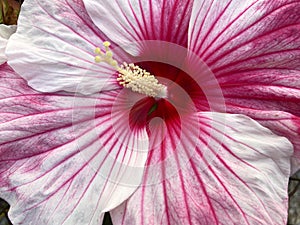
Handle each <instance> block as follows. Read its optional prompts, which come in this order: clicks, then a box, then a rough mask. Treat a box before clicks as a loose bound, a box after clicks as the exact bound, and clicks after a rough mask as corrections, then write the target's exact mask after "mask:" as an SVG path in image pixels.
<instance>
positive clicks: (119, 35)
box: [84, 0, 193, 46]
mask: <svg viewBox="0 0 300 225" xmlns="http://www.w3.org/2000/svg"><path fill="white" fill-rule="evenodd" d="M192 3H193V2H192V1H191V0H184V1H182V0H181V1H180V0H150V1H146V0H130V1H122V0H102V1H97V0H88V1H85V0H84V4H85V6H86V9H87V11H88V13H89V15H90V17H91V18H92V20H93V22H94V23H95V24H96V25H97V26H98V27H99V28H100V30H101V31H103V32H104V33H105V34H106V35H107V37H109V38H111V39H112V40H113V41H114V42H115V43H117V44H119V45H124V44H127V43H131V42H138V41H145V40H161V41H168V42H172V43H175V44H179V45H182V46H187V31H188V25H189V19H190V14H191V9H192Z"/></svg>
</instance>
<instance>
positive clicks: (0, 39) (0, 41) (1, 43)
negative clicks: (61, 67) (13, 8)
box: [0, 24, 17, 64]
mask: <svg viewBox="0 0 300 225" xmlns="http://www.w3.org/2000/svg"><path fill="white" fill-rule="evenodd" d="M16 29H17V26H16V25H10V26H8V25H5V24H0V64H3V63H5V62H6V61H7V58H6V55H5V49H6V45H7V40H8V39H9V37H10V36H11V35H12V34H13V33H14V32H16Z"/></svg>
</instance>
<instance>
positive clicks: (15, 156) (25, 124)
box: [0, 64, 148, 225]
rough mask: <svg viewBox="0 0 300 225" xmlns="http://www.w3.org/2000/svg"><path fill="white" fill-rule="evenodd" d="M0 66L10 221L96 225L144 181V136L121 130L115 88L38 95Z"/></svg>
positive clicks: (3, 189)
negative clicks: (96, 92) (89, 92)
mask: <svg viewBox="0 0 300 225" xmlns="http://www.w3.org/2000/svg"><path fill="white" fill-rule="evenodd" d="M0 69H1V73H0V83H1V85H0V193H1V194H0V195H1V196H0V197H2V198H4V199H6V200H7V201H8V202H9V204H10V205H11V209H10V211H9V213H10V215H9V216H10V218H11V220H12V222H13V224H27V223H28V221H30V223H32V224H43V225H46V224H51V225H52V224H78V223H79V224H95V225H98V224H101V221H102V216H103V215H102V213H103V212H105V211H108V210H110V209H112V208H114V207H116V206H118V205H119V204H120V203H122V202H123V201H124V200H125V199H127V198H128V197H129V196H130V195H131V194H132V193H133V192H134V191H135V189H136V187H137V186H138V185H139V184H140V182H141V180H142V175H143V171H144V164H145V162H146V158H147V150H148V139H147V133H146V131H145V130H143V129H139V130H134V131H132V132H124V131H126V130H124V129H126V128H127V127H126V122H127V120H126V117H128V114H129V111H126V110H124V107H127V105H123V106H122V105H118V107H115V106H114V103H115V101H116V100H117V99H118V98H121V99H122V95H121V96H120V97H117V96H118V95H119V94H120V93H119V92H117V91H112V92H109V93H108V92H107V93H101V94H99V95H93V96H89V97H84V96H74V95H69V94H66V93H53V94H41V93H38V92H36V91H34V90H32V89H31V88H29V87H28V86H27V85H26V82H25V81H24V80H23V79H21V78H20V77H18V75H16V74H15V73H14V72H13V71H12V69H11V68H10V67H9V66H7V65H6V64H4V65H2V66H1V68H0ZM112 117H113V119H112ZM137 150H138V151H137Z"/></svg>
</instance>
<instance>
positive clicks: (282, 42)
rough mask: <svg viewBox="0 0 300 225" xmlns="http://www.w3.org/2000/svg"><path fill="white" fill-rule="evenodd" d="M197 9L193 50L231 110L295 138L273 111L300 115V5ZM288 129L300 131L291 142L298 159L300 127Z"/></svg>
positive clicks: (281, 3)
mask: <svg viewBox="0 0 300 225" xmlns="http://www.w3.org/2000/svg"><path fill="white" fill-rule="evenodd" d="M193 10H194V11H193V14H192V20H191V24H194V25H195V26H194V28H193V29H191V30H190V32H189V35H190V36H189V37H190V48H191V50H193V51H195V52H196V53H197V54H198V55H199V56H200V57H202V59H203V60H204V61H205V62H206V63H207V64H208V65H209V67H210V68H211V69H212V71H213V72H214V74H215V76H216V78H217V79H218V82H219V84H220V87H221V89H222V91H223V94H224V97H225V101H226V106H227V111H228V112H231V113H241V110H242V111H243V112H242V113H244V114H246V115H249V116H250V117H252V118H257V117H258V118H259V117H260V116H261V115H262V114H263V115H264V120H268V124H269V126H268V128H269V129H271V130H272V131H274V132H276V133H278V134H280V135H284V136H286V137H288V138H292V137H291V135H289V134H288V133H287V132H286V130H285V129H283V127H281V128H279V127H278V126H277V122H278V121H276V120H275V119H274V117H273V116H272V111H277V112H278V111H282V113H280V114H282V115H283V116H284V112H287V113H291V114H292V115H291V118H293V117H299V116H300V114H299V112H300V82H299V78H300V72H299V70H300V67H299V65H300V64H299V59H300V58H299V55H300V54H299V51H300V35H299V34H300V15H299V13H298V12H299V10H300V2H299V1H290V0H288V1H273V2H270V1H254V0H253V1H244V2H240V1H235V0H232V1H225V2H224V1H222V2H217V1H205V3H200V2H196V3H195V5H194V8H193ZM224 21H225V22H224ZM198 34H199V35H198ZM267 111H271V112H270V113H268V112H267ZM256 114H257V115H256ZM267 115H270V118H266V116H267ZM260 122H261V121H260ZM272 122H273V123H274V125H271V123H272ZM285 122H287V120H285ZM288 124H294V125H293V126H295V127H298V128H297V129H296V128H295V129H293V132H292V133H293V139H292V140H291V141H292V142H293V144H294V148H295V157H296V158H299V152H300V149H299V144H296V142H295V138H296V137H297V138H298V136H299V132H300V130H299V125H297V123H294V121H293V120H292V119H291V121H290V122H288ZM273 128H274V130H273ZM280 129H282V130H281V131H280ZM296 161H297V160H296Z"/></svg>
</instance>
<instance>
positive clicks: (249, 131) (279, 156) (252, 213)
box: [112, 113, 292, 225]
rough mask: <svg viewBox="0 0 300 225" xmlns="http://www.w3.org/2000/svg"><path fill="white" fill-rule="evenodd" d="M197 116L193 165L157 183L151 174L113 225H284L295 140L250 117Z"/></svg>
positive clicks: (115, 216)
mask: <svg viewBox="0 0 300 225" xmlns="http://www.w3.org/2000/svg"><path fill="white" fill-rule="evenodd" d="M197 116H198V119H199V120H200V124H201V125H200V130H199V134H198V136H197V133H196V134H195V133H194V132H191V133H188V134H186V135H189V139H190V140H195V139H196V140H197V142H198V144H199V145H197V146H196V147H195V148H194V152H193V154H192V155H190V156H191V157H190V161H189V162H188V163H187V164H186V166H185V167H182V165H180V163H177V164H175V165H174V164H173V165H172V166H173V170H174V171H176V173H174V176H173V177H165V179H163V180H157V183H152V182H151V183H150V184H149V183H147V182H148V181H149V180H151V179H152V178H153V177H147V176H146V177H145V180H144V186H141V187H140V188H139V189H138V190H137V191H136V192H135V193H134V195H133V196H132V197H131V198H130V199H129V200H127V201H126V203H124V204H122V205H121V206H120V207H118V208H116V209H114V210H112V219H113V222H114V224H142V225H143V224H203V225H204V224H207V225H213V224H226V225H230V224H249V225H250V224H274V225H275V224H285V223H286V217H287V199H288V197H287V190H286V189H287V182H288V175H289V173H290V171H289V170H290V169H289V168H290V164H289V162H290V161H289V157H290V155H291V154H292V145H291V144H290V142H289V141H288V140H287V139H286V138H282V137H279V136H277V135H275V134H273V133H272V132H271V131H270V130H268V129H266V128H264V127H262V126H261V125H260V124H259V123H257V122H255V121H253V120H251V119H250V118H249V117H246V116H242V115H230V114H219V113H198V114H197ZM166 133H167V131H166ZM175 139H176V138H175ZM175 139H171V141H170V142H172V140H175ZM183 142H188V141H187V140H186V139H184V138H183V139H179V140H177V142H175V143H172V145H174V146H176V145H178V144H179V145H180V144H181V143H183ZM174 146H173V147H174ZM164 147H172V146H171V145H162V147H161V148H164ZM168 150H169V151H172V149H168ZM187 152H188V151H187ZM189 153H191V152H189ZM167 166H168V165H167V164H164V166H161V167H160V168H159V170H160V172H159V173H160V174H163V175H165V172H166V171H167V170H168V169H170V168H167ZM147 169H148V168H147ZM146 174H147V172H146Z"/></svg>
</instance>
